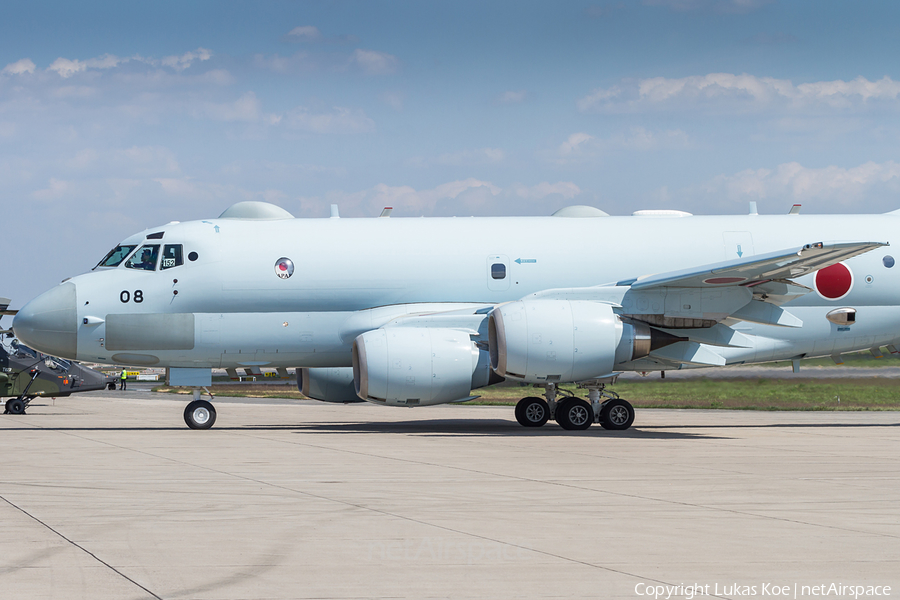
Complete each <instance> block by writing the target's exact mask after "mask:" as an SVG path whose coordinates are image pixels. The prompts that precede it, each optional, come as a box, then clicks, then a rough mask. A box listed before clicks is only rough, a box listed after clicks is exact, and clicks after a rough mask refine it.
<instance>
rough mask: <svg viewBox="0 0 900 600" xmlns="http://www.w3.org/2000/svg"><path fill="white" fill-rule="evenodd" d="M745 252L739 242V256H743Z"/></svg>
mask: <svg viewBox="0 0 900 600" xmlns="http://www.w3.org/2000/svg"><path fill="white" fill-rule="evenodd" d="M743 255H744V253H743V252H742V251H741V245H740V244H738V258H740V257H742V256H743Z"/></svg>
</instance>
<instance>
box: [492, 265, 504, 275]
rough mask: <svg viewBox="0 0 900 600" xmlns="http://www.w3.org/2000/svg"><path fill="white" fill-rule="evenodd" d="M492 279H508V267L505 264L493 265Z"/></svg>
mask: <svg viewBox="0 0 900 600" xmlns="http://www.w3.org/2000/svg"><path fill="white" fill-rule="evenodd" d="M491 277H492V278H493V279H503V278H505V277H506V265H504V264H503V263H494V264H492V265H491Z"/></svg>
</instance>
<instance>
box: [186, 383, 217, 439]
mask: <svg viewBox="0 0 900 600" xmlns="http://www.w3.org/2000/svg"><path fill="white" fill-rule="evenodd" d="M204 389H206V388H204ZM206 393H207V394H209V399H210V400H212V399H213V395H212V393H211V392H210V391H209V390H206ZM184 422H185V423H187V426H188V427H190V428H191V429H209V428H210V427H212V426H213V423H215V422H216V408H215V407H214V406H213V405H212V403H211V402H207V401H206V400H201V399H200V390H194V399H193V401H191V402H190V403H188V405H187V406H186V407H185V408H184Z"/></svg>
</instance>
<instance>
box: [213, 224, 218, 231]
mask: <svg viewBox="0 0 900 600" xmlns="http://www.w3.org/2000/svg"><path fill="white" fill-rule="evenodd" d="M213 229H215V230H216V233H219V226H218V225H215V226H213Z"/></svg>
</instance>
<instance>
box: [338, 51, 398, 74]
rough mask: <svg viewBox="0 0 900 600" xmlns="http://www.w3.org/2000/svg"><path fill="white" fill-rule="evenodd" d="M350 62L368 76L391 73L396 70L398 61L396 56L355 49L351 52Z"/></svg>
mask: <svg viewBox="0 0 900 600" xmlns="http://www.w3.org/2000/svg"><path fill="white" fill-rule="evenodd" d="M350 60H351V62H352V63H354V64H355V65H356V66H358V67H359V68H361V69H362V70H363V71H364V72H365V73H368V74H369V75H384V74H387V73H393V72H394V71H395V70H396V69H397V64H398V63H399V61H398V60H397V57H396V56H393V55H392V54H387V53H385V52H378V51H377V50H362V49H359V48H357V49H356V51H354V52H353V56H352V57H351V59H350Z"/></svg>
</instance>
